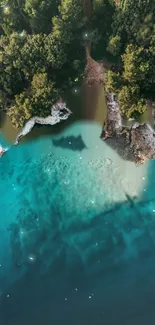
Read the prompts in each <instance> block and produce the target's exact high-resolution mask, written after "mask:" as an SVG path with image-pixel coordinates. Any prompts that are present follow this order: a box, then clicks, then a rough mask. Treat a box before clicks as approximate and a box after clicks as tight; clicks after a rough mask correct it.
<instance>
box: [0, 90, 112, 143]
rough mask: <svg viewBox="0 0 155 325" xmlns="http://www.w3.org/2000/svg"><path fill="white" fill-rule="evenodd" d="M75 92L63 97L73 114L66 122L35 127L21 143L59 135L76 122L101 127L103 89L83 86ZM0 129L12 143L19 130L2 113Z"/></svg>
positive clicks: (104, 113)
mask: <svg viewBox="0 0 155 325" xmlns="http://www.w3.org/2000/svg"><path fill="white" fill-rule="evenodd" d="M77 90H78V91H77V93H75V89H74V90H73V91H70V92H69V93H68V94H66V96H65V101H66V103H67V106H68V107H69V108H70V110H71V111H72V113H73V114H72V115H71V116H70V117H69V118H68V120H66V121H62V122H60V123H58V124H55V125H53V126H41V125H36V126H34V128H33V129H32V131H31V132H30V133H29V134H28V135H27V136H25V137H24V138H23V139H22V141H21V142H25V141H30V140H32V139H35V138H38V137H41V136H46V135H56V134H59V133H60V132H62V131H63V130H64V129H65V128H67V127H69V126H70V125H72V124H73V123H74V122H76V121H84V120H87V121H94V122H97V123H99V124H100V125H103V123H104V120H105V118H106V114H107V106H106V100H105V91H104V87H103V86H102V85H96V86H93V87H88V86H84V87H82V88H79V89H78V87H77ZM0 128H1V130H2V133H3V134H4V136H5V138H6V139H7V140H8V141H9V142H11V143H14V141H15V139H16V137H17V134H18V133H19V132H20V130H16V129H15V128H14V127H13V125H12V123H11V120H10V119H9V117H8V116H7V115H6V114H4V113H3V114H2V113H1V119H0Z"/></svg>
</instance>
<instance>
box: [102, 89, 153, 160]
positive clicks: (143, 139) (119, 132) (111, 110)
mask: <svg viewBox="0 0 155 325" xmlns="http://www.w3.org/2000/svg"><path fill="white" fill-rule="evenodd" d="M101 137H102V139H103V140H104V141H106V143H107V144H108V145H109V146H110V147H112V148H113V149H115V150H116V151H117V152H118V154H119V155H120V156H121V157H122V158H123V159H125V160H129V161H134V162H136V163H137V164H143V163H144V162H145V161H146V160H148V159H154V158H155V132H154V130H153V129H152V127H151V126H150V125H149V123H144V124H139V123H135V124H134V125H133V126H131V127H127V126H124V125H123V124H122V119H121V115H120V109H119V105H118V103H117V101H116V99H115V98H114V95H113V94H108V95H107V118H106V121H105V123H104V127H103V132H102V135H101Z"/></svg>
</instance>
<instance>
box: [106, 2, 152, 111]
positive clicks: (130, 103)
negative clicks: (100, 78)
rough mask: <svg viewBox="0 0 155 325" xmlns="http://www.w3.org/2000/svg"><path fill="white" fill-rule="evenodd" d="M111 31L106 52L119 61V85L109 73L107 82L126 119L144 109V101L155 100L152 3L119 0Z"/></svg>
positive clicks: (113, 75)
mask: <svg viewBox="0 0 155 325" xmlns="http://www.w3.org/2000/svg"><path fill="white" fill-rule="evenodd" d="M112 29H113V32H112V34H111V36H110V38H109V44H108V47H107V50H108V51H109V52H110V53H112V54H113V55H116V56H118V57H120V58H121V71H120V77H121V82H120V84H119V86H118V83H117V82H116V76H115V74H113V73H112V72H108V74H107V77H106V78H107V79H106V83H107V88H108V87H109V85H110V86H111V89H112V91H113V92H114V93H116V94H117V95H118V100H119V103H120V106H121V110H122V113H123V115H126V116H127V117H129V116H133V115H134V114H137V113H142V112H143V111H144V110H145V109H146V104H145V102H146V99H149V100H154V99H155V80H154V73H155V36H154V35H155V2H154V1H153V0H147V1H143V0H139V1H135V0H120V1H119V2H118V4H117V6H116V9H115V14H114V16H113V24H112Z"/></svg>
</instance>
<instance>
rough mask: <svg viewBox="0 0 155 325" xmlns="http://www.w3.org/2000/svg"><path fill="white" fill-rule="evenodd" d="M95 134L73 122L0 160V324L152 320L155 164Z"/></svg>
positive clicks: (94, 130)
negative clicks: (131, 157)
mask: <svg viewBox="0 0 155 325" xmlns="http://www.w3.org/2000/svg"><path fill="white" fill-rule="evenodd" d="M100 132H101V127H100V126H99V125H98V124H95V123H90V122H89V123H87V122H85V123H82V122H79V123H76V124H74V125H73V126H72V127H70V128H68V129H66V130H65V131H64V132H63V133H62V134H59V135H57V137H56V139H59V140H60V139H61V140H62V141H61V143H60V144H59V147H58V146H57V147H56V146H54V145H53V143H52V139H53V138H52V137H51V136H48V137H45V138H40V139H38V140H36V141H33V142H31V143H27V144H24V145H22V146H19V147H13V148H12V149H10V151H9V152H8V153H7V154H6V155H4V156H3V158H2V159H1V160H0V194H1V198H0V211H1V214H0V215H1V217H0V218H1V219H0V265H1V266H0V293H1V294H0V298H1V300H0V324H2V325H21V324H22V325H31V324H33V325H35V324H37V325H38V324H39V325H42V324H44V325H50V324H54V325H55V324H56V325H57V324H58V325H59V324H60V325H61V324H71V325H76V324H82V325H87V324H92V325H93V324H95V325H100V324H103V322H104V324H114V323H118V322H119V324H127V325H128V324H132V325H134V324H136V325H137V324H151V325H153V324H154V319H155V314H154V307H153V306H154V303H155V295H154V294H155V291H154V289H155V263H154V257H155V256H154V254H155V246H154V244H155V240H154V238H155V237H154V235H155V231H154V229H155V223H154V218H155V212H154V211H153V210H155V201H154V193H155V190H154V170H155V168H154V167H155V164H154V162H152V163H148V164H147V165H146V166H142V167H141V168H137V167H135V166H134V164H133V163H127V162H124V161H122V160H121V159H120V158H119V157H118V156H117V155H116V154H115V153H114V152H113V151H112V150H111V149H109V148H108V147H107V146H106V145H105V144H104V143H103V142H102V141H101V140H100V139H99V135H100ZM79 135H81V137H82V141H83V143H84V147H85V148H84V149H83V150H81V151H78V150H75V148H76V147H77V146H76V137H77V136H79ZM70 136H72V140H71V142H72V143H71V144H69V146H68V149H66V148H64V140H63V139H62V137H65V138H66V137H70ZM54 139H55V138H54ZM2 142H3V144H5V142H6V141H5V139H4V138H3V139H2V138H1V143H2ZM69 142H70V141H69ZM81 147H82V146H81ZM143 178H145V179H143ZM126 194H128V195H129V196H130V198H131V199H129V200H127V197H126ZM134 195H136V196H137V199H135V200H132V198H133V196H134ZM144 310H145V315H144Z"/></svg>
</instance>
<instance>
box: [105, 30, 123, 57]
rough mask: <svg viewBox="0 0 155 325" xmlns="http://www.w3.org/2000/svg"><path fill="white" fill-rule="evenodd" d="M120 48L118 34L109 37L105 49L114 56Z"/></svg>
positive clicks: (118, 52)
mask: <svg viewBox="0 0 155 325" xmlns="http://www.w3.org/2000/svg"><path fill="white" fill-rule="evenodd" d="M120 50H121V37H120V36H119V35H116V36H114V37H112V38H110V40H109V43H108V46H107V51H108V52H110V53H111V54H112V55H114V56H115V55H118V54H120Z"/></svg>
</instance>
